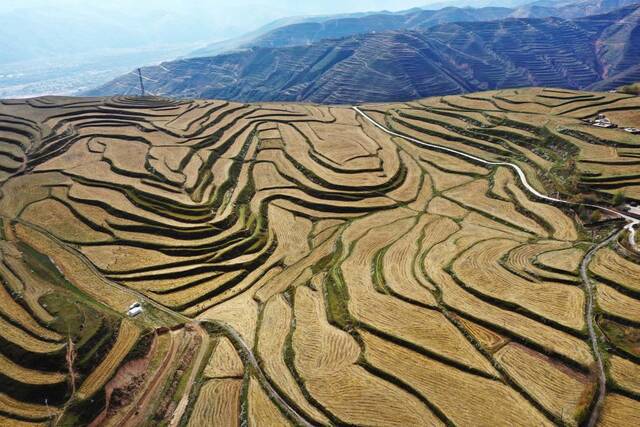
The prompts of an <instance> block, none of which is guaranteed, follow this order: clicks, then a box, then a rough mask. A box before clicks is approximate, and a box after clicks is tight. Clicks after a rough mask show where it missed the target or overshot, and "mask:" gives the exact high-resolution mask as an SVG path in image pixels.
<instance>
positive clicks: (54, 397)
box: [0, 89, 640, 426]
mask: <svg viewBox="0 0 640 427" xmlns="http://www.w3.org/2000/svg"><path fill="white" fill-rule="evenodd" d="M600 113H602V114H605V115H606V116H607V117H608V118H609V119H610V120H611V121H612V122H614V123H616V124H618V125H619V126H620V127H619V128H616V129H605V128H598V127H594V126H592V125H590V124H588V123H585V122H584V121H583V120H582V119H588V118H592V117H594V116H596V115H597V114H600ZM374 122H375V123H374ZM376 124H377V125H376ZM622 127H640V98H639V97H635V96H630V95H623V94H609V93H607V94H601V93H586V92H570V91H560V90H551V89H526V90H508V91H500V92H486V93H478V94H472V95H466V96H450V97H441V98H430V99H425V100H421V101H416V102H410V103H406V104H376V105H363V106H360V110H356V109H353V108H351V107H346V106H340V107H328V106H315V105H296V104H277V105H276V104H262V105H250V104H234V103H228V102H221V101H220V102H218V101H192V100H184V101H176V100H168V99H161V98H133V97H131V98H128V97H113V98H77V99H74V98H37V99H31V100H19V101H2V102H1V104H0V191H1V198H0V215H1V222H0V226H1V227H0V228H1V231H0V278H1V282H2V286H0V425H8V426H14V425H15V426H35V425H42V426H44V425H65V426H66V425H89V424H90V425H94V426H98V425H109V426H122V425H131V426H134V425H149V426H150V425H167V426H212V425H216V426H227V425H228V426H239V425H249V426H279V425H283V426H284V425H291V426H293V425H305V426H306V425H314V426H316V425H367V426H373V425H375V426H391V425H398V426H409V425H456V426H499V425H504V426H513V425H535V426H540V425H567V426H577V425H582V424H589V423H591V424H593V423H597V424H598V425H602V426H623V425H638V424H640V380H639V379H640V255H639V254H638V252H637V247H636V246H635V243H634V241H635V238H634V235H633V234H634V231H635V228H634V227H633V226H634V223H633V219H632V217H630V215H632V213H633V208H630V207H629V206H630V205H624V204H622V201H623V200H625V199H626V201H628V202H633V201H634V200H640V136H638V135H633V134H631V133H629V132H626V131H624V130H623V129H622ZM390 132H391V133H390ZM397 135H403V136H406V138H404V137H401V136H397ZM420 142H424V143H428V144H431V145H424V144H421V143H420ZM443 148H445V149H443ZM447 149H450V150H455V151H448V150H447ZM469 155H470V156H473V158H472V157H469ZM477 159H482V160H484V161H485V162H482V161H478V160H477ZM486 162H493V163H501V164H500V165H492V164H489V163H486ZM507 163H510V164H507ZM512 165H513V166H518V167H519V168H520V169H519V170H521V171H522V172H523V175H524V176H526V182H527V183H528V184H530V185H531V186H532V187H533V188H534V189H535V190H536V191H537V192H539V193H541V194H545V195H549V196H553V197H554V198H558V199H562V200H567V201H570V202H572V203H574V204H564V203H560V202H551V201H549V200H546V199H544V198H541V197H538V196H537V195H535V194H534V193H532V192H531V191H530V190H529V189H528V188H527V186H526V185H525V184H524V182H523V180H522V178H521V177H520V176H519V174H518V173H517V171H516V168H514V167H513V166H512ZM616 204H617V205H618V207H617V208H616V209H615V210H602V209H598V208H597V207H595V205H601V206H605V205H606V206H610V207H613V206H614V205H616ZM629 209H631V211H629ZM628 212H631V213H628ZM620 213H622V214H624V215H626V218H624V217H621V215H620ZM136 302H139V303H140V304H141V308H142V313H141V314H139V315H138V316H135V317H131V316H128V315H127V311H128V310H129V308H130V307H131V304H133V303H136Z"/></svg>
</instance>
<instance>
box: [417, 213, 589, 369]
mask: <svg viewBox="0 0 640 427" xmlns="http://www.w3.org/2000/svg"><path fill="white" fill-rule="evenodd" d="M509 236H511V238H514V237H515V236H513V235H509V234H508V233H505V232H504V231H501V230H500V229H496V228H487V227H478V225H475V224H473V223H471V222H469V221H468V218H467V219H465V220H464V221H463V228H462V229H461V230H460V231H458V232H457V233H455V234H452V235H451V236H450V237H449V238H448V239H446V240H445V241H443V242H442V243H439V244H437V245H435V246H433V248H432V249H431V250H430V251H429V252H428V253H427V255H426V256H425V258H424V266H425V272H426V274H427V276H428V277H429V278H430V279H431V280H432V281H433V283H434V284H435V285H437V286H438V287H440V288H441V289H442V297H443V302H444V304H446V306H447V307H450V308H451V309H454V310H456V311H458V312H460V313H465V316H469V317H470V318H472V319H478V320H482V321H485V322H489V323H490V324H493V325H494V326H495V327H496V328H498V330H500V329H506V328H507V325H508V330H509V331H510V332H511V333H512V334H514V335H515V336H519V337H522V338H525V339H527V340H531V341H532V342H534V343H537V344H538V345H540V346H542V347H544V348H546V349H549V350H552V351H555V352H557V353H559V354H561V355H563V356H566V357H568V358H569V359H572V360H574V361H576V362H578V363H579V364H580V365H582V366H584V367H587V366H589V365H590V364H591V363H592V360H593V359H592V356H591V352H590V350H589V346H588V345H587V343H585V342H583V341H581V340H579V339H577V338H575V337H573V336H572V335H569V334H567V333H565V332H561V331H559V330H557V329H555V328H552V327H550V326H547V325H545V324H543V323H540V322H538V321H535V320H532V319H530V318H528V317H525V316H523V315H521V314H518V313H516V312H514V311H507V310H504V309H502V308H499V307H496V306H495V305H492V304H490V303H487V302H485V301H483V300H481V299H479V298H477V297H475V296H473V295H472V294H470V293H469V292H467V291H465V290H464V289H462V288H461V287H460V286H459V285H458V284H457V283H456V282H455V281H454V280H453V278H452V277H451V276H450V275H449V273H447V271H446V267H447V266H448V265H449V264H450V263H451V262H452V260H454V259H455V257H456V256H457V254H458V253H461V252H463V251H464V250H466V249H467V248H469V247H471V246H473V245H474V244H475V243H477V242H478V241H481V240H484V239H488V238H492V237H493V238H505V237H507V238H508V237H509Z"/></svg>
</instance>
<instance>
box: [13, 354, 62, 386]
mask: <svg viewBox="0 0 640 427" xmlns="http://www.w3.org/2000/svg"><path fill="white" fill-rule="evenodd" d="M0 372H1V373H2V375H5V376H7V377H9V378H11V379H13V380H15V381H18V382H20V383H23V384H31V385H50V384H60V383H62V382H64V381H65V380H66V378H67V376H66V375H65V374H62V373H59V372H45V371H36V370H33V369H28V368H25V367H23V366H20V365H18V364H16V363H14V362H12V361H11V360H9V359H7V358H6V357H5V356H3V355H2V354H0Z"/></svg>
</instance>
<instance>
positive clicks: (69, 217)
mask: <svg viewBox="0 0 640 427" xmlns="http://www.w3.org/2000/svg"><path fill="white" fill-rule="evenodd" d="M20 217H21V219H23V220H25V221H27V222H30V223H32V224H38V225H41V226H44V227H46V229H47V231H49V232H50V233H51V234H53V235H55V236H56V237H58V238H59V239H64V240H67V241H72V242H78V243H88V242H89V243H93V242H106V241H108V240H110V239H111V236H109V235H108V234H106V233H102V232H99V231H96V230H94V229H92V228H90V227H89V226H88V225H86V224H84V223H83V222H81V221H78V219H77V218H76V217H75V216H74V215H73V214H72V213H71V211H70V210H69V209H68V208H67V207H66V206H64V205H63V204H62V203H60V202H58V201H56V200H51V199H47V200H42V201H40V202H36V203H33V204H31V205H29V206H27V208H26V209H25V210H24V211H23V212H22V214H21V216H20Z"/></svg>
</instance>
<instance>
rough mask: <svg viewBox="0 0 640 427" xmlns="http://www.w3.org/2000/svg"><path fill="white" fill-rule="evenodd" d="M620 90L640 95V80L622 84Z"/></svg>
mask: <svg viewBox="0 0 640 427" xmlns="http://www.w3.org/2000/svg"><path fill="white" fill-rule="evenodd" d="M618 92H622V93H626V94H627V95H640V82H638V83H632V84H630V85H625V86H621V87H619V88H618Z"/></svg>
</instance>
